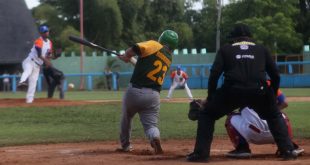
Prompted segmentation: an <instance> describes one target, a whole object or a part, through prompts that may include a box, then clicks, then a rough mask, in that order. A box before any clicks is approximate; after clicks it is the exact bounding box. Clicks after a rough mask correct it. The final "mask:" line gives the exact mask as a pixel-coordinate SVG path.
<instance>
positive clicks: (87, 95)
mask: <svg viewBox="0 0 310 165" xmlns="http://www.w3.org/2000/svg"><path fill="white" fill-rule="evenodd" d="M281 90H282V91H283V93H284V94H285V95H286V96H287V97H289V96H297V97H300V96H309V97H310V88H283V89H281ZM191 92H192V94H193V96H194V98H206V96H207V89H192V90H191ZM123 93H124V91H123V90H122V91H69V92H66V93H65V98H66V99H68V100H115V99H121V98H122V96H123ZM167 93H168V90H163V91H162V92H161V93H160V96H161V98H165V97H166V96H167ZM25 95H26V93H25V92H16V93H11V92H10V93H1V94H0V99H1V98H24V97H25ZM58 95H59V93H58V91H57V92H55V95H54V97H55V98H58ZM45 97H46V91H43V92H37V93H36V98H45ZM172 97H174V98H186V97H187V95H186V92H185V90H183V89H178V90H175V91H174V93H173V96H172Z"/></svg>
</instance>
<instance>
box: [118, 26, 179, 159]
mask: <svg viewBox="0 0 310 165" xmlns="http://www.w3.org/2000/svg"><path fill="white" fill-rule="evenodd" d="M177 45H178V35H177V33H176V32H174V31H172V30H166V31H164V32H163V33H162V34H161V36H160V37H159V39H158V42H157V41H154V40H150V41H146V42H141V43H137V44H135V45H134V46H133V47H130V48H128V49H127V50H126V52H125V54H124V55H122V56H119V58H120V59H121V60H123V61H125V62H128V61H129V60H130V58H131V57H133V56H135V55H137V56H138V60H137V63H136V66H135V69H134V71H133V74H132V77H131V80H130V84H129V87H128V88H127V91H126V92H125V95H124V97H123V105H122V118H121V132H120V143H121V148H120V149H118V150H119V151H125V152H128V151H131V150H132V146H131V143H130V135H131V124H132V119H133V117H134V115H135V114H136V113H138V114H139V116H140V121H141V123H142V125H143V128H144V133H145V135H146V136H147V137H148V139H149V140H150V143H151V146H152V147H153V148H154V150H155V154H161V153H163V150H162V148H161V144H160V132H159V129H158V127H157V122H158V117H159V109H160V95H159V92H160V91H161V87H162V84H163V81H164V78H165V75H166V73H167V71H168V70H169V68H170V65H171V63H172V51H173V50H174V49H175V48H176V47H177Z"/></svg>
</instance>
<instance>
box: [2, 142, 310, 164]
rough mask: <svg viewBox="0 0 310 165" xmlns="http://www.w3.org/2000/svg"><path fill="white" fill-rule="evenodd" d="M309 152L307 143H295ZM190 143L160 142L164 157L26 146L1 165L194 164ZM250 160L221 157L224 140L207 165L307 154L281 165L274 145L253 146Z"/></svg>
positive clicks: (108, 148)
mask: <svg viewBox="0 0 310 165" xmlns="http://www.w3.org/2000/svg"><path fill="white" fill-rule="evenodd" d="M298 143H299V144H301V146H302V147H303V148H304V149H305V150H306V151H310V145H309V144H310V140H303V141H298ZM193 144H194V141H193V140H167V141H163V143H162V145H163V149H164V151H165V153H164V154H163V155H153V154H152V153H153V151H152V148H151V147H150V145H149V144H148V142H147V141H145V140H135V141H133V145H134V151H133V152H131V153H120V152H117V151H115V149H116V148H117V147H118V143H117V142H116V141H109V142H88V143H67V144H47V145H29V146H17V147H3V148H1V149H0V164H5V165H13V164H14V165H16V164H22V165H28V164H29V165H30V164H31V165H71V164H72V165H90V164H91V165H97V164H100V165H102V164H103V165H105V164H106V165H114V164H117V165H141V164H147V165H151V164H152V165H153V164H161V165H179V164H197V163H189V162H186V161H185V156H186V155H187V154H188V153H190V152H191V151H192V149H193ZM251 148H252V152H253V156H252V158H250V159H243V160H241V159H231V158H227V157H225V156H224V154H225V153H226V152H227V151H229V150H231V149H232V147H231V144H230V142H229V141H228V140H227V139H226V140H225V139H215V140H214V142H213V145H212V151H211V159H210V162H209V163H208V164H218V165H227V164H229V165H237V164H238V165H249V164H255V165H308V164H310V154H309V153H307V152H306V153H304V155H302V156H301V157H299V158H298V159H297V160H294V161H285V162H283V161H280V159H279V158H276V157H275V155H274V152H275V150H276V146H275V145H263V146H258V145H252V146H251Z"/></svg>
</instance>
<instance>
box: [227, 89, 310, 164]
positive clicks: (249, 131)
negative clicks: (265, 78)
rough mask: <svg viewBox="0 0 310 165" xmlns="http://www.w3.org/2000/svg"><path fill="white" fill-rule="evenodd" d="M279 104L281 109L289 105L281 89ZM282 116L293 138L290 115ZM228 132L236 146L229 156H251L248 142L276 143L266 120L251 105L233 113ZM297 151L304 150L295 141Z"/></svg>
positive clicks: (279, 91)
mask: <svg viewBox="0 0 310 165" xmlns="http://www.w3.org/2000/svg"><path fill="white" fill-rule="evenodd" d="M277 105H278V107H279V109H280V110H282V109H284V108H286V107H287V106H288V104H287V102H286V99H285V96H284V94H283V93H282V92H281V90H278V92H277ZM282 116H283V118H284V119H285V122H286V125H287V127H288V133H289V135H290V137H291V138H293V135H292V127H291V123H290V122H289V119H288V117H287V116H286V115H285V114H284V113H283V112H282ZM225 127H226V130H227V133H228V135H229V137H230V140H231V141H232V143H233V144H234V147H235V148H236V149H235V150H233V151H230V152H228V153H227V156H229V157H237V158H242V157H249V156H251V150H250V148H249V144H248V143H253V144H274V143H275V141H274V138H273V136H272V134H271V132H270V130H269V127H268V124H267V121H266V120H263V119H261V118H260V117H259V116H258V114H257V113H256V112H255V111H254V110H253V109H250V108H249V107H245V108H243V109H242V110H241V112H240V113H231V114H230V115H229V116H228V117H227V119H226V123H225ZM293 144H294V147H295V151H296V153H298V154H300V153H302V152H303V151H304V150H303V149H300V148H299V147H298V145H297V144H295V143H293Z"/></svg>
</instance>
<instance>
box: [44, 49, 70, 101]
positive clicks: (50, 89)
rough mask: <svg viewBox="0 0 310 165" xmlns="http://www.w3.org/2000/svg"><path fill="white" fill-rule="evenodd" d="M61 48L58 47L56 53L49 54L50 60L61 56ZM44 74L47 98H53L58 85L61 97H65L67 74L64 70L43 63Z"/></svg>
mask: <svg viewBox="0 0 310 165" xmlns="http://www.w3.org/2000/svg"><path fill="white" fill-rule="evenodd" d="M61 52H62V50H61V49H57V50H56V53H55V54H53V53H50V54H49V55H48V59H49V60H55V59H57V58H59V57H60V56H61ZM43 75H44V77H45V80H46V83H47V98H53V96H54V92H55V89H56V87H58V90H59V99H64V97H65V92H64V88H63V84H64V81H65V75H64V73H63V72H62V71H60V70H58V69H56V68H55V67H54V66H53V65H51V66H49V67H47V66H46V65H45V63H44V65H43Z"/></svg>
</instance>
